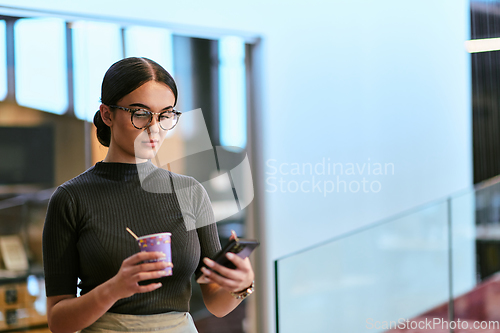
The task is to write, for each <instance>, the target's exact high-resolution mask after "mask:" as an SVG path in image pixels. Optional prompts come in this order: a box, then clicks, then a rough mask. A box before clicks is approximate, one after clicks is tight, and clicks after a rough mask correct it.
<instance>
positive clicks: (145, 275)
mask: <svg viewBox="0 0 500 333" xmlns="http://www.w3.org/2000/svg"><path fill="white" fill-rule="evenodd" d="M167 274H168V272H167V271H163V270H162V271H153V272H140V273H137V274H135V275H134V276H133V279H134V280H135V281H137V282H138V281H144V280H153V279H159V278H162V277H164V276H167Z"/></svg>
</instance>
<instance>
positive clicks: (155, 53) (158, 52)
mask: <svg viewBox="0 0 500 333" xmlns="http://www.w3.org/2000/svg"><path fill="white" fill-rule="evenodd" d="M124 35H125V56H126V57H145V58H149V59H151V60H153V61H156V62H157V63H159V64H160V65H161V66H162V67H163V68H165V69H166V70H167V71H168V72H169V73H170V74H171V75H172V76H173V75H174V74H173V59H172V58H173V56H172V54H173V52H172V33H171V32H170V31H169V30H167V29H161V28H150V27H140V26H132V27H128V28H126V29H125V34H124Z"/></svg>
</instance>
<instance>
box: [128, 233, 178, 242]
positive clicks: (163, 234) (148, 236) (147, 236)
mask: <svg viewBox="0 0 500 333" xmlns="http://www.w3.org/2000/svg"><path fill="white" fill-rule="evenodd" d="M165 235H168V236H172V233H170V232H159V233H157V234H150V235H145V236H141V237H138V238H137V240H140V239H144V238H151V237H157V236H165Z"/></svg>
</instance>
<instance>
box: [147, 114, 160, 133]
mask: <svg viewBox="0 0 500 333" xmlns="http://www.w3.org/2000/svg"><path fill="white" fill-rule="evenodd" d="M147 130H148V132H151V133H158V132H159V131H160V122H159V121H158V119H157V117H156V116H153V119H151V123H150V124H149V126H148V128H147Z"/></svg>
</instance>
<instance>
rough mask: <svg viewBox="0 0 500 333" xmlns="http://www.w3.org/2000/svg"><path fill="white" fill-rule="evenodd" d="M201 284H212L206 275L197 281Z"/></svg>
mask: <svg viewBox="0 0 500 333" xmlns="http://www.w3.org/2000/svg"><path fill="white" fill-rule="evenodd" d="M196 282H198V283H199V284H207V283H210V279H209V278H208V277H207V276H206V275H202V276H200V277H199V278H198V280H196Z"/></svg>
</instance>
